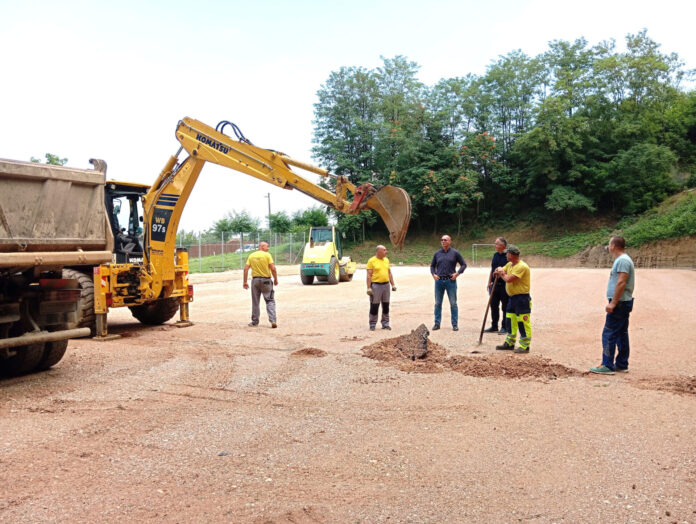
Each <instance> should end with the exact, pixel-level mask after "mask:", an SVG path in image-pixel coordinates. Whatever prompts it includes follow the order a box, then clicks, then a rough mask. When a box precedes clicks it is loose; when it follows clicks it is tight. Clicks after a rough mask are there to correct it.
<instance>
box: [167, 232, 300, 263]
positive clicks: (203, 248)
mask: <svg viewBox="0 0 696 524" xmlns="http://www.w3.org/2000/svg"><path fill="white" fill-rule="evenodd" d="M306 238H307V233H274V232H273V231H259V232H256V233H221V234H220V238H219V239H215V238H211V235H210V234H201V233H199V234H198V235H197V237H194V238H190V237H189V238H188V239H187V240H185V241H179V240H178V241H177V247H184V248H186V249H187V250H188V254H189V270H190V271H191V273H213V272H216V271H227V270H229V269H242V268H244V264H245V263H246V260H247V258H248V256H249V254H250V253H252V252H254V251H256V250H257V249H258V248H259V243H260V242H267V243H268V245H269V248H268V252H269V253H270V254H271V255H272V256H273V261H274V262H275V263H276V264H277V265H283V264H299V263H300V262H301V261H302V251H303V250H304V246H305V242H306Z"/></svg>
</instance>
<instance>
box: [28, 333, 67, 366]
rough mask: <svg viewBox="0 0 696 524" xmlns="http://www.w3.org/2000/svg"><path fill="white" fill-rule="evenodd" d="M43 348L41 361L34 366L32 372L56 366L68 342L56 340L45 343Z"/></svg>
mask: <svg viewBox="0 0 696 524" xmlns="http://www.w3.org/2000/svg"><path fill="white" fill-rule="evenodd" d="M44 346H45V347H44V352H43V357H41V361H40V362H39V363H38V364H37V365H36V367H35V368H34V371H45V370H47V369H48V368H50V367H51V366H54V365H56V364H58V362H60V359H62V358H63V355H65V351H66V350H67V349H68V341H67V340H56V341H53V342H46V344H45V345H44Z"/></svg>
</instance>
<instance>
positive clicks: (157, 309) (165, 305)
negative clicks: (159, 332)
mask: <svg viewBox="0 0 696 524" xmlns="http://www.w3.org/2000/svg"><path fill="white" fill-rule="evenodd" d="M128 309H130V310H131V313H132V314H133V316H134V317H135V318H137V319H138V320H139V321H140V322H142V323H143V324H149V325H158V324H164V323H165V322H166V321H167V320H169V319H170V318H172V317H173V316H174V315H176V312H177V311H178V310H179V297H169V298H162V299H159V300H155V301H154V302H150V303H148V304H143V305H141V306H130V307H129V308H128Z"/></svg>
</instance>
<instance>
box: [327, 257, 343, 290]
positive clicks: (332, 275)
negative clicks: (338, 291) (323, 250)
mask: <svg viewBox="0 0 696 524" xmlns="http://www.w3.org/2000/svg"><path fill="white" fill-rule="evenodd" d="M339 279H340V268H339V267H338V260H336V257H331V265H330V266H329V276H328V277H327V278H326V281H327V282H328V283H329V284H331V285H335V284H338V281H339Z"/></svg>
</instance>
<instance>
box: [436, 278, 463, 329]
mask: <svg viewBox="0 0 696 524" xmlns="http://www.w3.org/2000/svg"><path fill="white" fill-rule="evenodd" d="M445 291H447V299H448V300H449V304H450V316H451V317H452V326H456V325H457V322H458V320H459V308H458V307H457V281H456V280H436V281H435V323H436V324H438V325H439V324H441V323H442V322H441V321H442V299H443V298H444V296H445Z"/></svg>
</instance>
